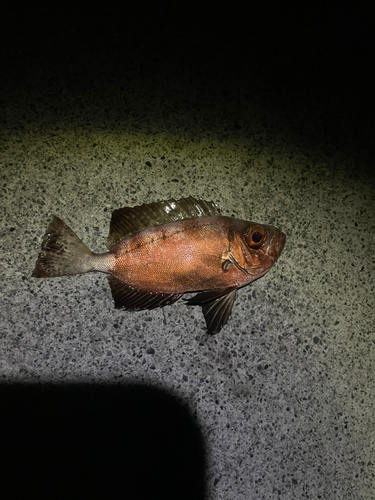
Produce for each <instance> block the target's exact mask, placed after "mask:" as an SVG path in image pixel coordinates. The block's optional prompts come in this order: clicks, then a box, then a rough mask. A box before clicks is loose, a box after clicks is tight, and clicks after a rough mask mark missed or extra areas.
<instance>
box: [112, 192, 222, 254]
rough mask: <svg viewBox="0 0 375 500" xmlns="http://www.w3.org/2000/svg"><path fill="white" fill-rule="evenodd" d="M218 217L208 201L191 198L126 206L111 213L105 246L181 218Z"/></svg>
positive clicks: (215, 207) (212, 205) (213, 206)
mask: <svg viewBox="0 0 375 500" xmlns="http://www.w3.org/2000/svg"><path fill="white" fill-rule="evenodd" d="M215 215H220V211H219V208H218V207H217V205H215V203H213V202H212V201H204V200H201V199H196V198H193V197H191V196H190V197H189V198H181V199H180V200H174V199H173V198H172V199H171V200H168V201H160V202H158V203H150V204H148V205H146V204H143V205H140V206H138V207H126V208H120V209H118V210H115V211H114V212H113V213H112V219H111V225H110V229H109V235H108V238H107V247H108V248H112V247H113V245H115V244H116V243H118V242H119V241H121V240H123V239H124V238H126V237H127V236H131V235H132V234H135V233H139V232H140V231H143V230H145V229H148V228H150V227H156V226H161V225H163V224H169V223H170V222H176V221H179V220H185V219H195V218H198V217H212V216H215Z"/></svg>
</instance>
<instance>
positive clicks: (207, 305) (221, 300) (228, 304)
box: [186, 287, 237, 335]
mask: <svg viewBox="0 0 375 500" xmlns="http://www.w3.org/2000/svg"><path fill="white" fill-rule="evenodd" d="M236 292H237V288H233V287H232V288H224V289H222V290H209V291H206V292H201V293H198V294H197V295H195V296H194V297H192V298H191V299H188V300H187V301H186V303H187V304H188V305H200V306H202V310H203V314H204V317H205V320H206V324H207V333H209V334H210V335H214V334H215V333H219V332H220V330H221V329H222V327H223V326H224V325H225V323H226V322H227V321H228V319H229V316H230V314H231V312H232V307H233V304H234V300H235V298H236Z"/></svg>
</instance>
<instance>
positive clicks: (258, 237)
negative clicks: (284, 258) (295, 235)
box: [241, 222, 286, 279]
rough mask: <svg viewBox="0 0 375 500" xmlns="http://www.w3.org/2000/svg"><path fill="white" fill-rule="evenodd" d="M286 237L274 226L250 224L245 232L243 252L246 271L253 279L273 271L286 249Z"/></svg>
mask: <svg viewBox="0 0 375 500" xmlns="http://www.w3.org/2000/svg"><path fill="white" fill-rule="evenodd" d="M285 239H286V236H285V234H284V233H283V232H282V231H280V229H277V228H276V227H274V226H268V225H266V224H257V223H252V222H250V223H249V222H248V223H247V225H246V226H245V228H244V231H243V237H242V244H241V250H242V255H243V258H244V266H243V267H244V269H245V270H246V272H247V273H248V274H250V275H251V276H253V279H257V278H260V277H261V276H263V275H264V274H266V272H267V271H269V270H270V269H271V267H272V266H273V264H274V263H275V262H276V260H277V259H278V258H279V256H280V254H281V252H282V249H283V248H284V244H285Z"/></svg>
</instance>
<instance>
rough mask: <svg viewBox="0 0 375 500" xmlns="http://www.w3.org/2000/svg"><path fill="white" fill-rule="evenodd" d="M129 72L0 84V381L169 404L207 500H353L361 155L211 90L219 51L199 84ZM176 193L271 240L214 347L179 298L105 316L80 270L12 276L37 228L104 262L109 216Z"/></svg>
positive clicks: (364, 189) (373, 391)
mask: <svg viewBox="0 0 375 500" xmlns="http://www.w3.org/2000/svg"><path fill="white" fill-rule="evenodd" d="M77 50H79V48H78V49H77ZM90 54H91V55H92V54H93V52H90ZM48 55H49V52H48V51H47V52H46V54H44V55H43V57H46V58H48ZM41 57H42V56H41ZM51 57H52V56H51ZM93 57H94V56H93ZM148 57H149V58H146V57H145V58H144V59H143V60H142V61H143V62H144V61H147V62H148V64H146V65H142V64H140V63H139V60H138V59H137V58H136V57H134V58H133V59H131V60H127V64H126V65H125V64H124V65H121V64H120V63H119V61H118V59H116V58H112V59H109V60H106V62H105V63H103V60H101V62H102V63H103V64H102V65H101V66H100V68H99V69H98V68H95V70H93V67H94V64H93V63H88V62H87V60H86V59H85V58H84V57H83V58H82V66H83V67H79V64H78V63H76V66H74V67H73V69H72V67H71V65H70V63H69V61H68V62H67V61H64V59H63V58H62V60H61V61H60V62H59V63H54V64H52V65H48V66H47V67H45V66H44V65H43V64H41V63H40V62H38V63H35V66H33V64H34V63H29V65H28V64H26V68H27V72H28V76H27V78H25V79H24V80H22V81H21V80H17V79H16V77H15V76H14V75H17V74H19V71H20V70H19V68H17V67H16V69H14V67H12V69H13V70H14V71H13V73H12V72H10V73H9V75H8V77H7V78H4V85H3V90H2V104H3V109H5V115H4V116H5V117H4V119H3V122H2V125H1V137H0V148H1V150H0V151H1V157H0V162H1V166H0V169H1V170H0V178H1V185H0V194H1V205H0V207H1V212H2V218H1V222H0V238H1V240H0V252H1V264H0V265H1V280H0V293H1V304H0V314H1V332H0V376H1V380H2V381H3V382H4V383H5V382H22V383H25V382H27V383H31V382H56V383H60V382H65V383H68V382H72V383H76V382H90V383H99V382H110V383H121V384H127V383H142V384H147V385H150V386H155V387H158V388H162V389H163V390H165V391H167V392H170V393H171V394H175V395H176V396H178V397H179V398H180V399H181V400H182V401H183V402H184V403H185V404H186V406H187V407H188V408H189V409H190V411H191V413H192V414H194V415H195V416H196V419H197V422H198V424H199V428H200V431H201V433H202V436H203V439H204V443H205V449H206V460H207V464H206V496H207V498H209V499H212V500H214V499H215V500H222V499H223V500H224V499H226V500H228V499H236V500H242V499H243V500H245V499H246V500H249V499H257V500H258V499H264V500H265V499H271V498H272V499H273V498H282V499H303V498H309V499H317V498H322V499H339V498H340V499H370V498H373V495H374V493H373V492H374V485H375V465H374V452H375V427H374V409H375V408H374V403H375V361H374V360H375V334H374V319H375V317H374V308H375V303H374V286H375V285H374V267H375V262H374V255H375V184H374V178H373V177H372V176H371V171H370V170H369V168H368V167H369V165H370V166H371V162H372V156H371V155H372V151H370V150H367V149H366V144H364V143H363V142H362V143H361V144H359V143H357V142H355V139H356V138H357V137H359V136H361V134H357V135H356V136H355V139H353V136H351V138H349V137H348V139H347V140H346V139H345V138H344V139H343V140H342V142H340V141H339V140H338V139H337V135H335V134H334V132H333V129H334V128H335V127H334V125H332V126H331V127H330V120H331V117H330V116H329V115H324V112H323V115H322V116H321V115H319V113H316V114H314V112H313V111H312V108H313V107H311V106H309V105H308V104H306V102H305V106H304V105H303V102H302V105H301V106H300V107H298V110H297V111H296V108H289V107H288V105H289V104H290V103H291V102H292V101H293V96H291V95H289V94H288V93H286V94H285V92H284V93H283V94H280V101H279V107H278V108H274V109H273V108H272V105H267V102H268V101H267V100H266V99H265V98H264V96H265V94H262V91H261V90H259V92H258V93H257V92H256V90H257V89H256V86H255V87H254V88H255V90H253V89H252V88H251V87H248V86H247V83H246V82H245V83H244V82H238V81H237V79H236V78H233V79H232V80H230V82H229V84H228V81H227V80H225V78H224V77H223V74H224V73H223V72H220V71H218V72H217V73H215V71H216V70H217V68H218V66H219V64H218V63H217V61H219V60H220V57H219V55H216V57H217V61H216V66H215V70H212V71H211V72H210V71H207V72H206V73H204V72H203V74H200V73H199V71H198V70H199V68H201V66H199V65H198V66H194V65H193V64H191V62H189V61H188V62H186V61H185V62H184V63H182V64H181V65H178V64H177V65H176V68H177V69H176V71H171V68H174V67H175V66H173V61H174V59H173V58H174V57H175V53H174V52H173V51H172V52H171V55H170V59H169V60H168V62H167V63H166V62H165V61H163V58H160V59H157V62H155V61H153V60H152V57H151V56H148ZM191 57H192V56H191ZM78 59H79V58H78ZM176 59H178V58H176ZM229 59H230V58H229ZM171 61H172V62H171ZM237 63H238V61H237ZM85 64H88V65H89V68H90V69H91V72H88V74H87V75H86V74H85V71H86V69H87V68H85ZM163 64H165V66H163ZM59 65H61V67H60V66H59ZM51 67H52V70H51ZM119 67H120V70H118V68H119ZM35 68H36V69H37V70H35ZM197 68H198V69H197ZM166 74H167V75H168V78H165V75H166ZM77 75H78V76H77ZM163 75H164V76H163ZM216 77H217V78H216ZM220 78H221V79H220ZM257 78H258V80H257V81H258V82H259V81H261V77H260V76H259V77H255V76H254V79H255V80H256V79H257ZM214 81H215V83H214V84H213V82H214ZM249 89H250V91H249ZM268 96H269V97H270V102H277V101H278V99H279V95H278V93H277V89H275V88H272V89H271V90H270V92H269V94H268ZM272 99H273V101H272ZM283 99H284V101H283ZM283 106H284V107H283ZM291 106H292V104H291ZM288 109H293V110H294V111H293V112H290V114H289V115H288ZM284 111H285V112H284ZM323 111H324V110H323ZM310 113H311V114H312V116H313V120H309V115H310ZM349 121H350V120H348V122H347V123H346V124H347V125H348V123H349ZM329 132H332V134H331V135H329ZM361 137H362V136H361ZM341 139H342V137H341ZM348 144H349V146H348ZM190 195H191V196H196V197H202V198H204V199H207V200H212V201H215V202H217V203H218V204H219V206H220V207H221V209H222V213H223V214H224V215H233V216H235V217H238V218H244V219H248V220H255V221H258V222H261V223H266V224H269V223H271V224H273V225H275V226H277V227H279V228H280V229H282V230H283V231H284V232H285V233H286V235H287V243H286V246H285V248H284V251H283V253H282V255H281V257H280V259H279V261H278V262H277V263H276V265H275V266H274V267H273V269H272V270H271V271H270V272H269V273H268V274H267V276H265V277H264V278H262V279H261V280H259V281H257V282H255V283H254V284H253V285H250V286H249V287H246V288H244V289H242V290H241V291H240V292H239V293H238V297H237V300H236V303H235V306H234V309H233V313H232V316H231V318H230V320H229V322H228V324H227V325H226V326H225V327H224V328H223V330H222V331H221V332H220V333H219V334H218V335H216V336H214V337H208V336H207V335H205V323H204V319H203V315H202V312H201V310H200V308H199V307H194V308H191V307H187V306H186V305H184V303H183V301H179V302H177V303H176V304H174V305H173V306H170V307H166V308H164V309H162V310H153V311H144V312H134V313H131V312H123V311H118V310H114V308H113V301H112V297H111V294H110V290H109V287H108V284H107V280H106V278H105V276H103V275H100V274H91V275H83V276H77V277H65V278H58V279H49V280H37V279H33V278H32V277H31V273H32V271H33V268H34V264H35V260H36V257H37V255H38V252H39V249H40V243H41V239H42V236H43V234H44V230H45V228H46V226H47V224H48V222H49V220H50V219H51V216H52V215H53V214H56V215H58V216H59V217H61V218H62V219H63V220H65V221H66V222H67V223H68V224H69V225H70V226H71V227H72V228H73V229H74V230H75V231H76V232H77V234H78V235H79V236H80V237H81V238H82V239H83V241H84V242H85V243H86V244H87V245H88V246H89V247H90V248H91V249H92V250H94V251H104V250H105V246H104V241H105V238H106V236H107V234H108V228H109V221H110V216H111V212H112V211H113V210H114V209H116V208H120V207H123V206H134V205H138V204H142V203H147V202H153V201H158V200H162V199H169V198H171V197H173V198H176V199H178V198H180V197H185V196H190Z"/></svg>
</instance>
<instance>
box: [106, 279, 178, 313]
mask: <svg viewBox="0 0 375 500" xmlns="http://www.w3.org/2000/svg"><path fill="white" fill-rule="evenodd" d="M108 281H109V286H110V287H111V292H112V296H113V299H114V301H115V308H116V309H127V310H129V311H141V310H143V309H155V308H156V307H164V306H167V305H170V304H173V303H174V302H176V301H177V300H178V299H179V298H180V297H181V296H182V295H183V294H182V293H160V292H150V291H148V290H141V289H136V288H133V287H131V286H129V285H127V284H126V283H124V282H123V281H121V280H119V279H117V278H115V277H114V276H108Z"/></svg>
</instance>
